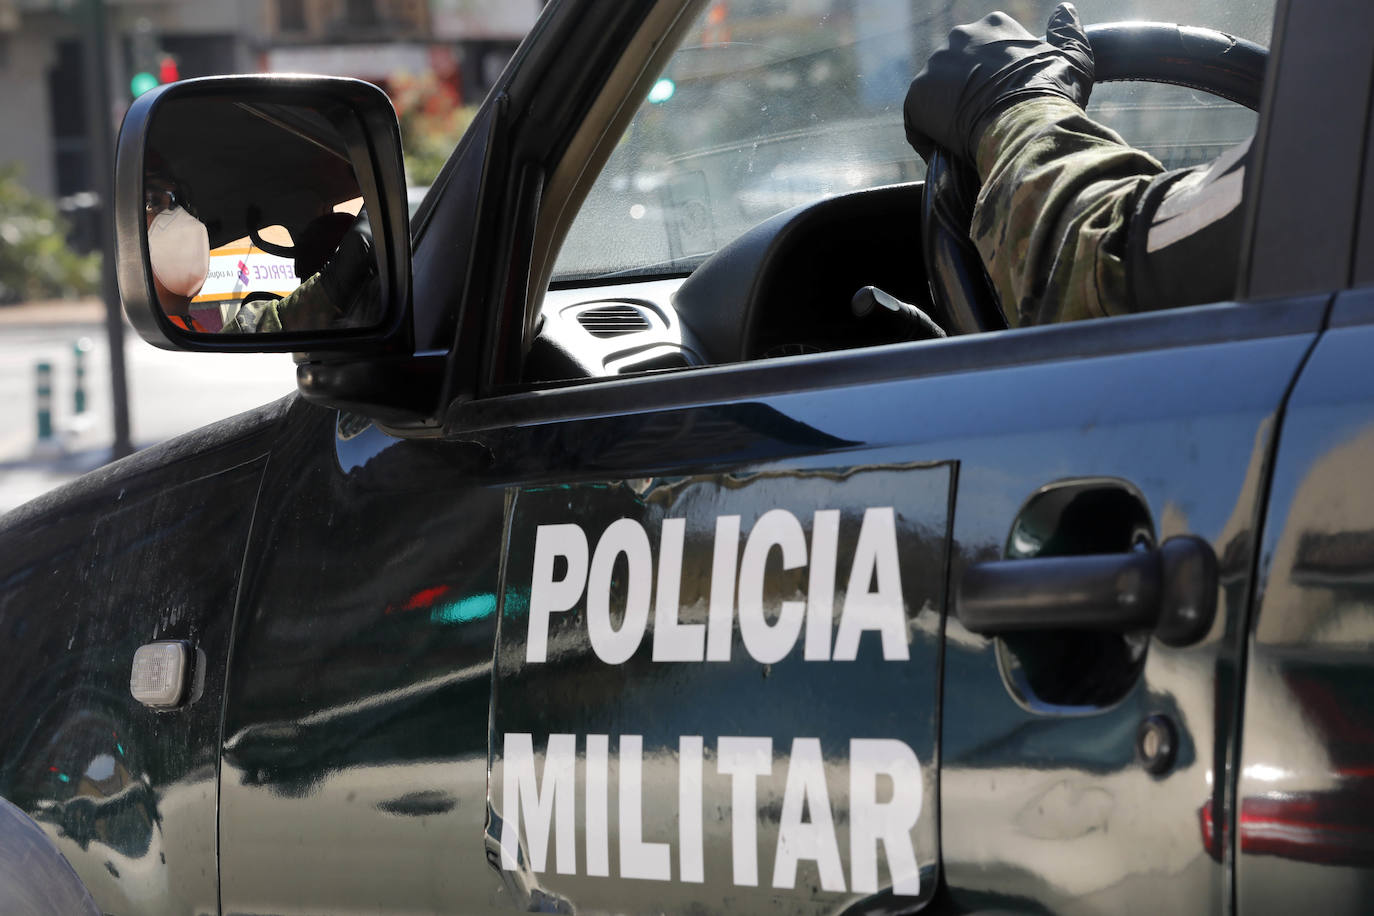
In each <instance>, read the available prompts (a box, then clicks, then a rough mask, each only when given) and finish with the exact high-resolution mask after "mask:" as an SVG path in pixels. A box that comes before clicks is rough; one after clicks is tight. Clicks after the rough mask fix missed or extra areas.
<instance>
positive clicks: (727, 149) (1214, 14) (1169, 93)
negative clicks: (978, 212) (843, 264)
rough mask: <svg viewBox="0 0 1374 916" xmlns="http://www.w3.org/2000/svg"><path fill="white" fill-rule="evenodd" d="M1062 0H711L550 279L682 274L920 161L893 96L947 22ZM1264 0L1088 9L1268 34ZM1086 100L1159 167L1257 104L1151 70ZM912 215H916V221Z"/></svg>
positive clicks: (1204, 153) (1027, 18) (1142, 0)
mask: <svg viewBox="0 0 1374 916" xmlns="http://www.w3.org/2000/svg"><path fill="white" fill-rule="evenodd" d="M1054 6H1055V2H1054V0H1022V2H1015V0H1002V2H999V3H991V2H986V0H957V2H938V3H936V2H934V0H915V2H913V0H729V2H726V0H716V2H713V3H710V4H708V5H707V6H706V7H704V9H703V10H702V12H701V14H700V15H699V17H698V19H697V21H696V22H695V23H694V24H693V26H692V27H691V28H690V29H689V30H688V31H687V34H686V37H685V39H684V41H683V42H682V43H681V45H680V47H679V49H678V51H677V53H676V54H675V55H674V56H673V57H672V59H671V60H670V62H669V64H668V66H667V67H666V68H665V69H664V71H663V73H662V74H661V75H660V78H659V79H658V81H657V82H656V83H654V84H653V86H652V88H651V89H650V91H649V93H648V97H647V98H646V99H645V100H644V101H643V103H642V104H641V105H640V108H639V110H638V111H637V113H636V114H635V116H634V118H633V120H632V121H631V123H630V125H629V127H628V129H627V130H626V131H625V134H624V136H623V137H622V138H621V141H620V143H619V144H618V146H617V147H616V149H615V151H614V152H613V153H612V155H611V157H610V159H609V161H608V162H607V165H606V167H605V168H604V169H603V170H602V172H601V174H600V176H599V177H598V179H597V180H596V182H595V184H594V186H593V187H592V189H591V191H590V193H589V194H588V196H587V198H586V201H585V203H584V204H583V206H582V208H581V210H580V211H579V213H578V216H577V218H576V220H575V221H574V222H573V224H572V226H571V228H570V230H569V232H568V234H567V237H566V239H565V241H564V244H563V246H562V249H561V251H560V253H559V257H558V259H557V262H556V264H555V267H554V282H555V286H567V285H569V284H576V283H577V282H579V281H587V280H601V281H604V280H606V279H612V278H624V279H633V278H647V277H655V276H658V277H661V276H673V275H677V276H682V275H685V274H687V273H689V272H690V271H691V270H693V269H694V268H695V267H696V266H697V265H699V264H700V263H701V262H702V261H704V260H705V259H706V257H708V256H709V255H710V254H712V253H713V252H715V251H716V250H718V249H719V248H720V247H721V246H722V245H724V244H726V243H728V242H730V241H731V240H733V239H735V238H737V237H738V236H740V235H741V234H742V233H744V232H745V231H747V230H748V229H749V228H750V227H752V226H755V225H757V224H758V223H759V222H760V221H762V220H764V219H766V218H768V217H770V216H773V215H774V214H777V213H781V212H783V211H785V210H788V209H791V208H793V207H797V206H800V205H804V204H809V203H812V202H815V201H817V200H821V199H823V198H827V197H832V196H835V195H839V194H843V193H846V192H850V191H857V190H862V189H865V188H872V187H878V186H883V185H890V184H895V183H899V182H903V181H911V180H914V179H918V178H920V177H922V175H923V174H924V164H923V163H922V162H921V160H920V158H919V157H917V156H916V155H915V153H914V152H913V151H912V150H911V148H910V147H909V146H908V145H907V142H906V138H905V134H904V131H903V126H902V102H903V99H904V97H905V94H906V89H907V86H908V84H909V83H910V81H911V78H912V77H913V76H914V74H915V73H916V72H917V70H919V69H920V67H921V66H922V64H923V63H924V61H925V60H926V58H927V57H928V56H929V54H930V53H931V51H932V50H933V49H934V48H935V47H936V46H938V45H939V44H940V43H941V42H942V41H943V40H944V37H945V36H946V35H947V34H948V32H949V30H950V29H951V28H953V27H954V26H956V25H958V24H960V23H962V22H967V21H971V20H973V19H977V18H979V17H981V16H983V15H985V14H986V13H988V12H990V11H991V10H992V9H993V8H1002V9H1004V10H1005V11H1007V12H1009V13H1010V14H1012V15H1013V16H1015V17H1016V18H1017V19H1019V20H1020V21H1022V22H1023V23H1025V24H1026V25H1027V27H1029V28H1031V29H1033V30H1034V29H1035V28H1036V27H1037V24H1040V23H1044V22H1045V21H1046V19H1047V17H1048V16H1049V13H1050V11H1051V10H1052V9H1053V7H1054ZM1272 10H1273V4H1272V2H1271V0H1201V2H1179V0H1099V2H1084V3H1081V4H1080V13H1081V14H1082V16H1083V18H1084V21H1085V22H1088V23H1092V22H1106V21H1114V20H1129V19H1138V20H1156V21H1169V22H1181V23H1186V24H1188V25H1198V26H1208V27H1211V28H1215V29H1220V30H1223V31H1226V32H1230V33H1232V34H1235V35H1238V36H1240V37H1243V38H1248V39H1250V40H1252V41H1256V42H1258V43H1260V44H1265V45H1267V44H1268V40H1269V30H1270V20H1271V17H1272ZM1090 114H1092V115H1093V116H1095V117H1097V118H1098V119H1099V120H1101V121H1102V122H1103V123H1105V124H1107V125H1108V126H1110V127H1112V128H1114V129H1116V130H1117V131H1119V132H1120V133H1121V134H1122V135H1123V136H1124V137H1125V138H1126V139H1127V140H1128V141H1129V142H1131V143H1133V144H1135V145H1138V146H1141V147H1142V148H1144V149H1146V150H1147V151H1149V152H1150V153H1152V154H1153V155H1155V156H1156V157H1158V158H1159V159H1160V160H1161V161H1162V162H1163V163H1164V165H1165V166H1166V167H1169V168H1176V167H1181V166H1186V165H1192V164H1195V163H1197V162H1201V161H1206V160H1208V159H1211V158H1213V157H1214V156H1216V155H1217V154H1218V153H1220V152H1221V151H1222V150H1224V149H1226V148H1227V147H1229V146H1230V145H1232V144H1234V143H1236V142H1238V141H1240V140H1243V139H1245V138H1246V137H1248V136H1250V135H1251V134H1252V133H1253V131H1254V127H1255V115H1254V114H1253V113H1251V112H1249V111H1246V110H1245V109H1243V108H1241V107H1240V106H1238V105H1234V104H1232V103H1229V102H1226V101H1224V100H1222V99H1219V98H1216V97H1214V96H1209V95H1207V94H1205V93H1201V92H1197V91H1194V90H1189V89H1182V88H1179V87H1173V86H1160V85H1154V84H1145V83H1131V84H1116V85H1106V86H1099V87H1097V89H1096V90H1095V91H1094V101H1093V105H1092V106H1091V107H1090ZM914 219H915V215H914V214H913V220H914Z"/></svg>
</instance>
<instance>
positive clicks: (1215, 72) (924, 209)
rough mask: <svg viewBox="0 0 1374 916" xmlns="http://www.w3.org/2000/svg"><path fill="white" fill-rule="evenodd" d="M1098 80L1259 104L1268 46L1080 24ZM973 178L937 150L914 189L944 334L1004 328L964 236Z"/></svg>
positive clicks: (1135, 25)
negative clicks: (1172, 87) (1143, 83)
mask: <svg viewBox="0 0 1374 916" xmlns="http://www.w3.org/2000/svg"><path fill="white" fill-rule="evenodd" d="M1087 34H1088V43H1089V44H1091V45H1092V49H1093V57H1094V58H1095V59H1096V62H1097V82H1099V83H1109V82H1121V81H1127V80H1134V81H1146V82H1154V83H1169V84H1172V85H1175V86H1187V87H1190V88H1193V89H1199V90H1201V91H1203V92H1208V93H1211V94H1212V95H1217V96H1220V97H1222V98H1224V99H1227V100H1228V101H1232V102H1235V103H1236V104H1238V105H1244V106H1245V107H1246V108H1249V109H1250V110H1251V111H1258V110H1259V102H1260V90H1261V87H1262V86H1263V83H1264V68H1265V64H1266V62H1267V61H1268V58H1269V52H1268V51H1267V50H1266V49H1265V48H1263V47H1262V46H1260V45H1257V44H1255V43H1254V42H1250V41H1246V40H1244V39H1241V38H1236V37H1235V36H1232V35H1227V34H1226V33H1225V32H1218V31H1215V30H1213V29H1203V28H1193V27H1191V26H1178V25H1173V24H1170V23H1161V22H1114V23H1104V24H1102V25H1094V26H1089V27H1088V28H1087ZM979 184H980V183H979V181H978V175H977V172H976V171H975V170H974V168H973V166H972V164H970V163H966V162H963V161H954V160H952V159H951V157H950V156H949V154H948V153H947V152H945V151H944V150H937V151H936V152H935V154H934V156H932V157H931V161H930V164H929V167H928V168H927V170H926V183H925V189H924V190H923V192H922V194H921V254H922V256H923V257H924V259H925V267H926V276H927V277H928V278H929V280H930V292H931V298H932V300H933V302H934V309H935V314H934V315H933V316H932V317H933V318H934V319H935V321H936V323H937V324H939V325H940V326H941V327H942V328H944V329H945V331H946V332H947V333H948V334H950V335H951V336H953V335H955V334H972V333H975V332H978V331H995V330H1000V329H1004V328H1006V327H1007V319H1006V316H1005V315H1004V314H1003V312H1002V309H1001V307H1000V306H999V305H998V302H997V294H996V292H995V291H994V290H993V288H992V283H991V282H990V281H989V280H988V277H987V274H986V273H985V272H984V270H983V261H982V258H981V257H980V256H979V254H978V249H977V248H975V247H974V245H973V242H972V241H971V240H970V238H969V227H970V226H971V225H972V223H973V204H974V201H975V200H976V199H977V197H978V189H979Z"/></svg>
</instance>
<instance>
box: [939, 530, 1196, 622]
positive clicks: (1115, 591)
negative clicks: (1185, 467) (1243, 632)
mask: <svg viewBox="0 0 1374 916" xmlns="http://www.w3.org/2000/svg"><path fill="white" fill-rule="evenodd" d="M1216 606H1217V558H1216V554H1215V553H1213V552H1212V547H1211V545H1210V544H1208V543H1207V542H1206V541H1204V540H1203V539H1202V538H1199V537H1194V536H1191V535H1181V536H1178V537H1172V538H1169V539H1168V540H1167V541H1165V542H1164V543H1163V544H1161V545H1160V546H1159V547H1156V548H1153V549H1151V550H1144V551H1134V552H1131V553H1118V554H1087V555H1079V556H1060V557H1033V558H1028V559H1019V560H997V561H993V562H987V563H975V564H973V565H972V566H970V567H968V568H967V569H966V570H965V571H964V574H963V577H962V578H961V579H960V580H959V584H958V587H957V589H956V592H955V597H954V608H955V614H956V615H957V616H958V618H959V622H960V623H962V624H963V625H964V627H965V628H967V629H968V630H971V631H972V632H974V633H982V634H984V635H989V636H993V635H998V634H1001V633H1025V632H1031V631H1036V630H1105V631H1111V632H1128V631H1138V630H1149V631H1152V632H1153V633H1154V635H1155V636H1156V637H1158V638H1159V640H1160V641H1161V642H1163V643H1165V644H1166V645H1170V646H1186V645H1191V644H1192V643H1195V642H1197V641H1198V640H1199V639H1201V638H1202V637H1204V636H1206V635H1207V632H1208V631H1209V630H1210V629H1211V628H1212V620H1213V619H1214V618H1215V616H1216V609H1217V607H1216Z"/></svg>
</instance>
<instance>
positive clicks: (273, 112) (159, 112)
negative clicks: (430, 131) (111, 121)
mask: <svg viewBox="0 0 1374 916" xmlns="http://www.w3.org/2000/svg"><path fill="white" fill-rule="evenodd" d="M223 113H229V114H231V115H233V117H231V118H225V117H221V116H219V115H222V114H223ZM293 113H294V114H295V115H297V117H293ZM245 128H246V129H247V131H248V133H247V135H245ZM257 128H261V133H258V132H257ZM216 131H221V133H220V134H219V135H217V134H216ZM325 131H334V133H332V134H329V136H328V137H327V138H324V139H322V138H321V136H320V134H321V133H322V132H325ZM154 138H160V139H159V144H160V147H161V149H159V150H153V151H151V152H150V140H152V139H154ZM216 143H218V144H220V149H219V150H218V152H219V153H220V155H219V156H218V157H216V156H215V155H214V153H215V152H217V151H216V149H215V144H216ZM231 145H232V146H233V148H234V149H235V150H238V149H239V148H240V147H243V148H245V149H247V150H248V151H250V152H249V153H248V155H235V156H226V155H224V150H225V149H227V148H229V147H230V146H231ZM258 147H261V149H262V155H261V157H260V158H258V157H256V156H253V155H252V152H255V151H256V149H257V148H258ZM274 148H275V149H276V150H277V151H278V152H285V151H287V150H288V149H290V150H293V151H296V152H299V150H301V149H305V150H307V151H309V150H311V149H316V150H319V151H322V152H320V154H319V156H318V157H317V158H316V160H315V164H316V165H318V163H319V162H320V161H324V162H326V163H329V164H331V165H333V166H335V169H334V170H335V171H336V172H338V173H339V174H343V175H347V171H348V168H347V167H348V166H351V168H352V173H353V175H352V177H353V178H354V179H355V180H356V188H355V189H354V190H352V191H350V192H349V193H350V194H351V195H352V196H353V198H354V203H353V206H354V208H356V206H357V201H356V198H357V196H358V193H357V192H361V193H360V196H361V198H362V205H363V206H364V207H365V208H366V216H367V220H366V223H370V227H371V239H370V244H371V254H372V255H374V256H375V261H373V262H372V263H371V267H370V269H369V272H368V277H369V280H370V278H371V277H375V283H370V284H369V285H368V296H367V298H368V300H369V303H370V305H369V310H368V313H367V317H366V318H365V319H362V320H357V321H338V322H332V323H331V322H325V321H314V322H306V323H305V324H306V325H307V326H304V327H295V328H292V327H290V326H289V325H288V323H287V322H282V324H281V327H282V329H281V330H275V329H274V330H273V331H272V332H271V333H251V331H252V330H254V328H253V327H251V326H250V327H248V331H249V332H242V331H237V332H229V333H221V332H220V330H221V329H220V328H219V327H212V328H209V329H207V328H202V327H198V326H196V324H195V323H192V324H190V325H189V326H188V324H187V322H186V321H182V320H178V321H174V320H173V318H172V317H169V315H168V314H167V311H166V308H165V306H164V304H163V303H162V302H160V297H162V298H164V299H165V298H166V297H167V288H168V287H167V286H166V285H164V284H165V277H166V276H167V274H166V271H165V270H164V271H163V272H162V274H161V276H160V277H159V279H158V281H157V283H156V284H155V282H154V271H153V267H152V260H151V258H150V253H149V241H148V240H149V232H150V226H151V223H152V219H153V218H152V210H151V209H149V208H147V207H145V203H146V201H145V194H146V186H147V185H148V182H147V176H148V175H149V174H150V173H152V172H155V171H161V170H166V171H169V172H171V173H176V172H177V171H178V170H180V171H182V172H195V169H196V168H199V169H200V172H199V173H197V179H198V180H199V181H200V183H201V185H202V187H204V186H205V185H207V184H213V185H214V190H215V193H214V194H205V195H203V198H202V199H203V200H206V199H210V198H213V199H214V200H215V201H216V202H217V204H218V205H219V206H223V207H227V206H230V202H233V203H234V204H235V205H237V203H238V202H240V200H241V202H242V203H243V207H244V209H245V211H246V212H248V213H250V214H252V213H253V212H254V207H255V206H256V205H254V204H252V203H251V202H252V201H254V200H261V201H262V202H263V205H264V206H267V207H270V206H272V205H273V202H274V201H275V200H276V199H277V198H274V197H273V194H274V192H275V193H276V194H277V195H280V194H281V192H282V189H287V190H290V189H295V188H310V187H311V182H312V181H315V182H316V183H317V184H318V183H319V182H320V181H322V180H323V179H321V178H320V177H319V175H318V174H317V173H318V168H316V167H312V164H311V159H310V157H309V156H300V155H296V156H289V155H281V156H278V158H277V159H276V160H274V158H273V151H274ZM200 150H205V156H204V157H203V158H204V159H205V160H206V161H209V162H212V163H213V166H212V167H207V166H204V165H201V164H199V163H196V164H192V163H190V162H188V160H191V159H200V158H202V157H200V156H199V155H198V151H200ZM344 158H346V159H347V162H346V163H344V162H342V160H343V159H344ZM239 167H241V168H242V173H241V174H237V173H236V170H237V169H238V168H239ZM207 168H211V169H212V170H211V171H209V172H208V173H207V171H206V170H207ZM334 185H335V186H337V185H339V182H338V181H337V180H335V181H334ZM235 188H242V197H241V198H240V197H239V195H237V194H235V193H234V189H235ZM186 190H187V191H188V192H193V189H192V188H191V187H190V186H189V184H188V186H187V188H186ZM259 195H261V197H259ZM335 196H338V194H336V195H335ZM190 199H191V200H192V201H193V202H194V199H195V198H194V196H191V197H190ZM321 199H322V200H323V201H324V202H323V203H322V204H320V206H322V207H324V210H325V211H328V209H329V206H330V205H333V204H335V203H336V201H334V200H333V199H332V198H329V199H326V198H321ZM277 209H278V210H279V211H280V212H282V213H292V214H294V215H297V216H298V215H299V214H300V213H301V212H303V211H301V209H300V207H296V208H295V209H294V210H293V209H292V208H290V207H288V206H285V205H283V206H281V207H278V208H277ZM339 209H340V208H339V207H334V210H335V211H338V210H339ZM277 215H278V216H279V215H280V213H278V214H277ZM327 215H329V216H332V217H336V219H335V220H333V222H339V220H338V219H337V217H339V215H340V214H339V213H338V212H329V213H327ZM233 217H234V218H233V219H229V220H222V219H219V218H216V219H213V220H210V222H211V228H212V229H215V230H217V234H218V236H222V237H223V238H218V239H216V238H215V237H214V236H211V244H212V245H219V244H223V242H224V240H225V239H228V238H234V237H237V236H241V235H242V236H246V237H248V238H251V239H252V243H253V248H252V252H253V254H254V255H258V254H262V256H263V257H264V258H275V259H276V260H277V262H278V266H277V267H276V273H278V274H282V273H286V272H287V270H288V268H287V267H285V266H284V265H289V264H290V263H291V262H290V261H287V260H285V259H286V258H288V257H290V256H291V255H292V253H293V251H298V250H299V249H300V248H301V246H300V244H299V243H296V242H294V241H293V245H294V246H295V247H294V248H293V247H290V246H287V247H283V246H281V245H278V244H274V243H272V242H266V241H265V240H264V239H263V238H262V237H261V235H260V234H259V231H258V230H260V229H262V228H263V226H255V225H253V222H255V221H257V220H249V221H247V222H245V221H244V219H243V217H242V216H241V214H239V213H238V212H237V211H235V213H234V214H233ZM262 219H263V220H265V221H267V223H269V224H270V223H271V222H273V221H274V220H275V221H276V222H281V220H280V219H276V217H274V216H268V215H266V214H264V215H263V217H262ZM192 222H199V220H196V221H192ZM297 222H298V223H299V219H298V220H297ZM326 222H329V221H328V220H326ZM226 224H227V225H226ZM342 224H343V225H345V226H346V225H347V224H348V219H347V218H344V219H342ZM201 225H204V224H203V223H202V224H201ZM275 228H276V229H278V230H281V229H282V227H281V226H276V227H275ZM298 228H299V227H298ZM340 231H342V230H340ZM204 234H205V233H204V231H203V230H202V235H204ZM263 235H266V233H263ZM115 236H116V238H115V243H116V255H117V276H118V280H119V293H120V298H121V299H122V301H123V303H124V308H125V312H126V313H127V314H128V316H129V320H130V322H131V323H132V324H133V325H134V328H135V329H136V330H137V331H138V333H139V334H140V335H141V336H142V337H143V339H144V340H147V341H148V342H149V343H151V344H153V345H154V346H158V347H163V348H165V349H173V350H190V351H210V352H239V351H252V352H295V353H298V354H307V356H306V357H305V358H306V360H307V361H309V360H316V359H323V360H326V361H327V360H329V359H330V358H331V354H337V355H338V357H342V358H344V359H347V358H348V357H349V355H350V354H351V355H352V357H353V358H354V359H356V358H357V357H358V356H360V355H364V354H375V355H378V356H385V357H388V358H391V359H395V358H396V357H404V356H408V355H409V354H411V353H412V352H413V349H414V348H413V343H412V340H411V337H412V330H411V320H410V318H411V301H410V282H411V260H410V221H409V214H408V210H407V199H406V185H405V169H404V166H403V164H402V158H401V136H400V128H399V125H398V123H397V120H396V113H395V110H394V109H393V108H392V105H391V102H390V100H389V99H388V98H387V97H386V95H385V94H384V93H383V92H382V91H381V90H380V89H379V88H377V87H376V86H373V85H372V84H370V83H365V82H363V81H361V80H353V79H344V78H337V77H323V76H294V75H293V76H280V75H274V74H263V75H245V76H224V77H206V78H203V79H193V80H186V81H184V82H177V83H170V84H167V85H164V86H160V87H158V88H156V89H154V90H151V91H149V92H147V93H145V94H144V95H141V96H139V97H138V99H136V100H135V101H134V103H133V105H132V106H131V107H130V108H129V111H128V113H127V114H126V115H125V117H124V123H123V125H122V126H121V128H120V132H119V142H118V148H117V157H116V164H115ZM279 240H280V239H279ZM332 244H333V242H332V241H331V242H330V246H332ZM259 249H261V250H259ZM224 250H231V249H224ZM331 250H332V248H331ZM338 250H339V251H344V250H345V248H344V247H343V246H340V247H339V249H338ZM245 257H246V256H245ZM230 260H232V256H231V258H230ZM316 261H318V259H316ZM303 262H307V259H304V258H303V257H301V256H299V255H298V256H297V257H296V260H295V263H296V265H297V266H296V268H295V270H296V271H299V272H305V270H308V269H310V268H305V269H303V268H301V267H300V266H299V265H301V264H302V263H303ZM159 263H160V264H161V263H165V262H159ZM237 267H238V272H239V273H240V274H247V270H248V268H247V265H245V263H244V261H242V260H240V261H238V262H237ZM192 272H194V270H193V271H192ZM323 273H324V270H323V269H321V270H320V271H319V274H316V275H315V276H318V275H320V274H323ZM206 275H207V277H208V276H209V275H210V270H209V269H208V268H207V269H206ZM301 280H308V278H307V277H298V275H293V276H291V277H290V280H289V282H288V283H287V286H288V287H289V286H293V285H295V284H296V283H297V282H299V281H301ZM174 285H175V284H174ZM194 285H195V284H193V283H186V284H185V285H184V287H183V288H182V291H183V292H184V293H186V294H187V297H188V298H184V299H181V300H180V301H181V302H187V301H189V297H191V296H199V295H200V294H199V292H198V290H199V289H200V287H196V289H197V291H192V290H191V289H190V287H191V286H194ZM247 285H248V284H247V281H246V280H244V281H243V282H242V284H241V286H243V287H246V286H247ZM336 285H337V284H336ZM361 285H362V284H356V283H355V284H350V285H349V288H350V289H358V288H360V287H361ZM302 286H304V284H302ZM235 289H236V290H237V292H239V293H243V294H245V297H244V298H243V300H242V302H243V304H247V303H248V301H249V300H250V299H251V298H253V297H252V296H251V295H247V294H249V293H250V290H248V289H246V288H239V287H235ZM374 290H375V292H374ZM262 295H263V296H264V299H267V300H271V301H273V302H278V301H280V302H283V303H284V302H285V300H284V299H281V300H279V299H276V298H275V297H276V296H277V295H280V293H265V294H262ZM288 295H289V292H288ZM237 301H238V300H235V303H237ZM259 301H262V300H259ZM237 307H238V306H237V304H235V305H233V306H226V308H227V309H237ZM188 314H189V313H188ZM173 317H175V316H173ZM224 331H231V327H230V325H229V324H225V326H224Z"/></svg>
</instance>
